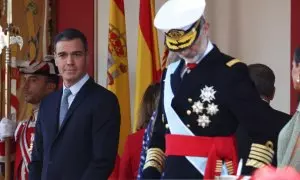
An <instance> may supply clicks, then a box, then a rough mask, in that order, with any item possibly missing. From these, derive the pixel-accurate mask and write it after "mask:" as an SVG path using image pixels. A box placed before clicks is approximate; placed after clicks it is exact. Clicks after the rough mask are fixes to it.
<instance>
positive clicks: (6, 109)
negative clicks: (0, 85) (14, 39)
mask: <svg viewBox="0 0 300 180" xmlns="http://www.w3.org/2000/svg"><path fill="white" fill-rule="evenodd" d="M11 28H12V0H7V30H6V43H7V46H6V49H5V74H4V79H5V82H4V117H6V118H7V119H11V105H10V95H11V57H10V56H11V51H10V32H11ZM11 177H12V176H11V138H6V139H5V180H10V179H11Z"/></svg>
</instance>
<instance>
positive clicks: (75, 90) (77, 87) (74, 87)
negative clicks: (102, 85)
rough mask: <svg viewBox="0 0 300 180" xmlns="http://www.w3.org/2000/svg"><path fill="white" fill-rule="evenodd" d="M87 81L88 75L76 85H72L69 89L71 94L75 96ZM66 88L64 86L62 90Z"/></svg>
mask: <svg viewBox="0 0 300 180" xmlns="http://www.w3.org/2000/svg"><path fill="white" fill-rule="evenodd" d="M88 79H89V75H88V74H85V75H84V76H83V77H82V78H81V79H80V80H79V81H78V82H77V83H76V84H74V85H72V86H71V87H70V88H69V89H70V91H71V93H72V95H76V94H77V93H78V91H79V90H80V89H81V88H82V86H83V85H84V84H85V83H86V82H87V80H88ZM66 88H67V87H66V86H65V85H64V86H63V90H65V89H66Z"/></svg>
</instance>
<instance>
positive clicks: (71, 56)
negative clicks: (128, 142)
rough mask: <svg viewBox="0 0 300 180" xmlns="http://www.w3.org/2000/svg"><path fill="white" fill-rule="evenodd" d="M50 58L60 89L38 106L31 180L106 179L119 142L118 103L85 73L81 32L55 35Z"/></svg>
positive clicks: (67, 30) (83, 39) (30, 167)
mask: <svg viewBox="0 0 300 180" xmlns="http://www.w3.org/2000/svg"><path fill="white" fill-rule="evenodd" d="M54 55H55V62H56V65H57V66H58V69H59V72H60V74H61V76H62V79H63V88H62V89H61V90H59V91H58V92H55V93H52V94H50V95H49V96H48V97H46V98H45V99H44V100H43V101H42V102H41V105H40V111H39V115H38V119H37V124H36V134H35V140H34V147H33V151H32V161H31V163H30V164H29V179H30V180H40V179H42V180H54V179H55V180H71V179H72V180H76V179H78V180H79V179H81V180H94V179H95V180H96V179H107V178H108V177H109V175H110V174H111V172H112V170H113V167H114V162H115V158H116V155H117V147H118V141H119V139H118V138H119V130H120V109H119V103H118V100H117V98H116V96H115V95H114V94H113V93H111V92H110V91H108V90H106V89H105V88H103V87H101V86H100V85H98V84H96V83H95V82H94V80H93V79H92V78H90V77H89V75H88V74H87V67H88V48H87V40H86V37H85V36H84V34H82V33H81V32H80V31H78V30H76V29H66V30H64V31H63V32H61V33H60V34H58V35H57V36H56V38H55V41H54Z"/></svg>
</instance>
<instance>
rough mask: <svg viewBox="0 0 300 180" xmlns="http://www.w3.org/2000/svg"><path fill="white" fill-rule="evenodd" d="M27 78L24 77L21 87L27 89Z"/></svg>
mask: <svg viewBox="0 0 300 180" xmlns="http://www.w3.org/2000/svg"><path fill="white" fill-rule="evenodd" d="M28 84H29V83H28V80H27V79H26V80H25V81H24V84H23V87H22V88H23V89H28Z"/></svg>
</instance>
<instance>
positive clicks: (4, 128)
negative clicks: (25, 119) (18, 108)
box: [0, 118, 17, 139]
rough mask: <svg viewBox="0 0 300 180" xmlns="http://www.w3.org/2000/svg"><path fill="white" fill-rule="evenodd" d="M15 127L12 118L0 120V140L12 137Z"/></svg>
mask: <svg viewBox="0 0 300 180" xmlns="http://www.w3.org/2000/svg"><path fill="white" fill-rule="evenodd" d="M16 127H17V122H16V120H15V119H14V118H13V119H12V120H9V119H7V118H2V119H1V121H0V139H4V138H7V137H13V136H14V133H15V130H16Z"/></svg>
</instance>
